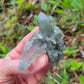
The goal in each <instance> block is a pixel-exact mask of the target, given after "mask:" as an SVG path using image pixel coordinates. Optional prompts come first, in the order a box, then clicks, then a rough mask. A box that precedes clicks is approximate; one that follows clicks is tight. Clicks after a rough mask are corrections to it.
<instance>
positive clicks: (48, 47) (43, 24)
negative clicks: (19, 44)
mask: <svg viewBox="0 0 84 84" xmlns="http://www.w3.org/2000/svg"><path fill="white" fill-rule="evenodd" d="M37 21H38V25H39V31H37V32H36V33H35V34H34V35H33V36H32V37H31V39H30V41H28V40H27V41H26V44H25V46H24V48H23V51H22V56H21V58H20V63H19V67H18V70H19V71H21V70H25V69H27V68H28V67H29V65H30V64H31V63H32V61H33V60H34V59H36V58H37V56H38V54H42V53H46V54H47V55H48V57H49V62H50V64H51V65H55V64H56V61H59V60H62V59H63V58H64V54H63V50H64V49H65V45H64V43H63V38H64V34H63V33H62V31H61V30H60V29H59V28H58V27H57V26H55V25H54V22H53V17H52V16H49V17H47V16H46V15H45V14H44V13H42V12H40V13H39V16H38V19H37Z"/></svg>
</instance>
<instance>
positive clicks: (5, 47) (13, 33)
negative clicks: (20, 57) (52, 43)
mask: <svg viewBox="0 0 84 84" xmlns="http://www.w3.org/2000/svg"><path fill="white" fill-rule="evenodd" d="M31 3H32V2H31ZM31 3H29V2H28V1H27V0H8V1H5V0H0V29H1V30H0V57H5V56H6V54H7V53H8V52H9V51H10V50H11V49H12V48H13V47H15V46H16V45H17V44H18V42H19V41H20V40H21V39H22V38H23V37H24V36H25V35H26V34H27V33H29V32H30V31H32V30H33V29H34V28H35V27H36V26H37V25H38V24H37V16H38V11H39V12H40V11H43V12H45V13H46V15H48V16H49V15H52V16H53V17H54V20H55V21H54V23H55V24H56V25H58V26H59V27H60V28H61V29H62V30H63V32H64V34H65V38H68V37H66V35H67V36H70V37H71V38H72V37H73V36H74V37H73V38H76V37H77V36H79V34H80V33H81V34H82V33H84V32H83V31H84V1H83V0H47V1H45V2H41V1H40V2H37V4H35V5H33V4H31ZM39 3H40V4H39ZM31 11H33V16H32V17H31V18H30V19H29V17H30V14H31ZM35 11H36V12H37V13H35ZM27 18H28V19H27ZM74 28H75V31H76V32H74V31H72V30H73V29H74ZM68 40H69V39H67V40H65V44H66V49H65V50H64V54H65V57H66V58H65V59H64V62H63V63H61V65H59V66H57V67H56V69H55V71H56V72H58V74H59V76H58V75H57V74H54V75H52V73H51V72H50V71H49V72H48V73H47V75H48V77H45V78H44V79H43V81H44V80H45V81H46V84H55V83H56V82H57V83H59V84H72V83H74V84H76V80H77V78H76V77H75V76H74V77H72V76H71V74H72V75H73V74H74V73H73V72H74V71H75V72H77V75H78V80H79V82H80V84H84V62H83V61H77V60H76V59H77V57H78V55H79V53H80V50H79V44H80V41H77V40H76V41H74V43H72V44H69V43H68ZM81 45H82V46H84V41H83V40H82V41H81Z"/></svg>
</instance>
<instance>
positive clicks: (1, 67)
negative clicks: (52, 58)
mask: <svg viewBox="0 0 84 84" xmlns="http://www.w3.org/2000/svg"><path fill="white" fill-rule="evenodd" d="M47 64H48V57H47V55H41V56H39V57H38V58H37V59H36V60H35V61H34V62H33V63H32V64H31V65H30V66H29V68H28V69H27V70H24V71H18V65H19V60H8V59H0V74H3V75H12V74H28V73H29V74H31V73H35V72H38V71H40V70H41V69H43V68H44V67H45V66H46V65H47Z"/></svg>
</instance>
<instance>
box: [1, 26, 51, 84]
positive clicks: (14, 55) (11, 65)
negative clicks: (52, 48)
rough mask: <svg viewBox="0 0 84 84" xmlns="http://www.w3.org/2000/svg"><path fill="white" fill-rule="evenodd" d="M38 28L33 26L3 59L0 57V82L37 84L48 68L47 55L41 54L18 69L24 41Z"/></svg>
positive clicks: (4, 83)
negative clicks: (20, 69)
mask: <svg viewBox="0 0 84 84" xmlns="http://www.w3.org/2000/svg"><path fill="white" fill-rule="evenodd" d="M38 30H39V28H38V27H37V28H35V29H34V30H33V31H32V32H31V33H29V34H28V35H27V36H25V37H24V38H23V39H22V41H21V42H20V43H19V44H18V45H17V46H16V47H15V48H14V49H13V50H12V51H11V52H9V53H8V54H7V56H6V58H5V59H0V84H38V82H39V81H40V80H41V79H42V77H43V76H44V75H45V73H46V72H47V71H48V70H49V69H50V65H49V63H48V57H47V55H46V54H41V55H39V56H38V58H37V59H36V60H34V62H32V63H31V65H30V66H29V68H28V69H27V70H24V71H18V64H19V59H20V56H21V52H22V49H23V47H24V45H25V42H26V40H27V39H28V40H29V39H30V38H31V36H32V35H33V34H34V33H35V32H36V31H38Z"/></svg>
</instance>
